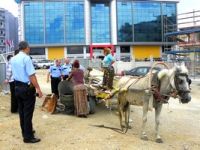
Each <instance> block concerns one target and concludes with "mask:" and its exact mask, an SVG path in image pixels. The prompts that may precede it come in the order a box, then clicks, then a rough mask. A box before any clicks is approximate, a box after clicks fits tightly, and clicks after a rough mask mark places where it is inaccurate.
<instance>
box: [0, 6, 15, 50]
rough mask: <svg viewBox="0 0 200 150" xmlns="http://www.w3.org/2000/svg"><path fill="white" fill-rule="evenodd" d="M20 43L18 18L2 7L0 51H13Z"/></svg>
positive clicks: (0, 12)
mask: <svg viewBox="0 0 200 150" xmlns="http://www.w3.org/2000/svg"><path fill="white" fill-rule="evenodd" d="M17 45H18V20H17V18H16V17H14V16H13V15H12V14H11V13H10V12H9V11H7V10H5V9H3V8H0V53H6V52H10V51H13V50H15V49H16V48H17Z"/></svg>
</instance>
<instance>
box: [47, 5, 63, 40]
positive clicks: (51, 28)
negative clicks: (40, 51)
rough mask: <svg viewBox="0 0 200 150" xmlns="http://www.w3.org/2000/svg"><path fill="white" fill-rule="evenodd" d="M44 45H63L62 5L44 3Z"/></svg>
mask: <svg viewBox="0 0 200 150" xmlns="http://www.w3.org/2000/svg"><path fill="white" fill-rule="evenodd" d="M45 15H46V18H45V22H46V24H45V25H46V41H45V42H46V43H64V20H63V18H64V3H63V2H45Z"/></svg>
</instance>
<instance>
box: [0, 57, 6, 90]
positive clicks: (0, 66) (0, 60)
mask: <svg viewBox="0 0 200 150" xmlns="http://www.w3.org/2000/svg"><path fill="white" fill-rule="evenodd" d="M5 78H6V60H5V57H4V56H3V55H2V54H1V55H0V90H1V89H2V88H3V87H2V85H3V81H4V80H5Z"/></svg>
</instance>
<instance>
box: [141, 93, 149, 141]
mask: <svg viewBox="0 0 200 150" xmlns="http://www.w3.org/2000/svg"><path fill="white" fill-rule="evenodd" d="M148 109H149V97H148V96H145V97H144V104H143V117H142V121H143V122H142V135H141V139H142V140H145V141H147V140H148V137H147V135H146V131H145V127H146V123H147V112H148Z"/></svg>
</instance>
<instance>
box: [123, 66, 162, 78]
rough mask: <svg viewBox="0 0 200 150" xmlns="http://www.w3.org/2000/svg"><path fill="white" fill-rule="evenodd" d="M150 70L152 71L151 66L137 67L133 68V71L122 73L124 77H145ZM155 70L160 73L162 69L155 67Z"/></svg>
mask: <svg viewBox="0 0 200 150" xmlns="http://www.w3.org/2000/svg"><path fill="white" fill-rule="evenodd" d="M150 69H151V67H150V66H141V67H135V68H133V69H131V70H124V71H122V75H131V76H145V75H146V74H147V73H148V72H149V71H150ZM153 70H156V71H160V70H161V68H159V67H154V69H153Z"/></svg>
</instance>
